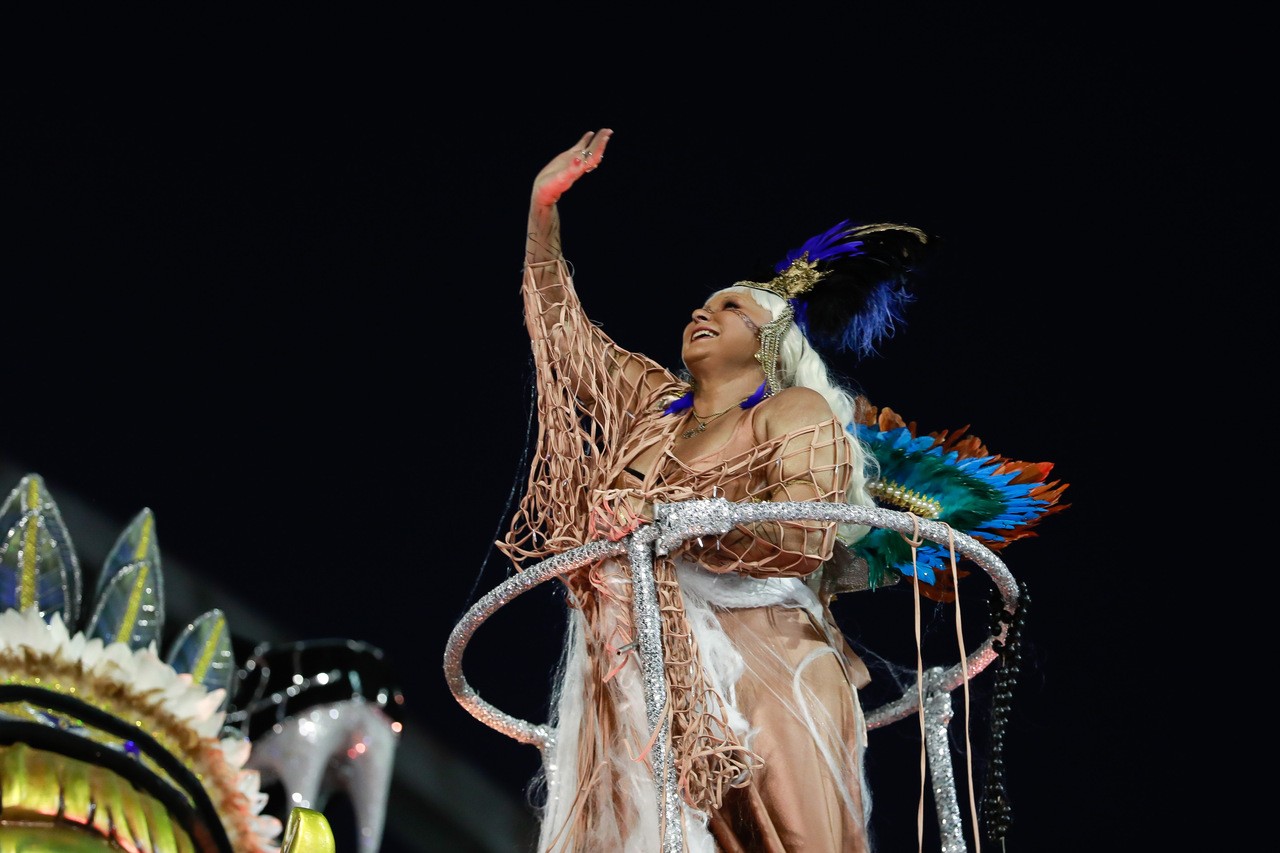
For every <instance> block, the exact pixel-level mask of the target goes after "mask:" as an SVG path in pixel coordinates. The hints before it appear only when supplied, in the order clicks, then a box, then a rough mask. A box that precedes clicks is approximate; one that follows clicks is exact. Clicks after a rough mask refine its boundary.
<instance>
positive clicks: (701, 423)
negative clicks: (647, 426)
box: [680, 397, 751, 438]
mask: <svg viewBox="0 0 1280 853" xmlns="http://www.w3.org/2000/svg"><path fill="white" fill-rule="evenodd" d="M749 399H751V398H750V397H745V398H743V400H742V402H741V403H734V404H733V405H732V406H730V407H729V408H727V409H721V410H720V411H718V412H716V413H715V414H714V415H708V416H707V417H705V418H704V417H703V416H702V415H700V414H698V413H697V412H695V411H694V410H693V407H692V406H690V407H689V414H691V415H693V419H694V420H695V421H697V422H698V425H697V426H696V427H694V428H693V429H690V430H685V431H684V432H682V433H680V437H681V438H693V437H694V436H695V435H697V434H698V433H700V432H703V431H705V430H706V428H707V424H709V423H711V422H712V421H714V420H715V419H716V418H718V417H720V416H721V415H723V414H725V413H726V412H729V411H731V410H733V409H734V408H735V407H737V406H741V405H742V403H745V402H746V401H747V400H749Z"/></svg>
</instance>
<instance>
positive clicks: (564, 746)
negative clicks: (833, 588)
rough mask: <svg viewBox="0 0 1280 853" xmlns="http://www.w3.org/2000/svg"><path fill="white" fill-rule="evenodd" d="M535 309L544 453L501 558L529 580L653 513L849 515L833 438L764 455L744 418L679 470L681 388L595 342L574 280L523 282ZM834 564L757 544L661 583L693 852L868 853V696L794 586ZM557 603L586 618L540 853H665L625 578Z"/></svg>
mask: <svg viewBox="0 0 1280 853" xmlns="http://www.w3.org/2000/svg"><path fill="white" fill-rule="evenodd" d="M548 294H551V296H550V297H549V296H548ZM523 295H524V301H525V315H526V322H527V324H528V327H529V332H530V336H531V339H532V346H533V355H534V362H535V366H536V371H537V375H536V383H537V394H538V403H537V410H538V433H537V446H536V448H535V452H534V455H533V460H534V461H533V464H532V470H531V471H530V474H529V480H528V483H527V487H526V491H525V494H524V496H523V498H522V500H521V502H520V504H519V506H518V508H517V511H516V514H515V516H514V518H513V521H512V525H511V528H510V531H509V532H508V534H507V536H506V538H505V539H504V540H502V541H500V542H498V543H497V544H498V547H499V549H500V550H502V551H503V553H505V554H506V555H507V556H508V557H509V558H510V559H511V560H512V561H513V563H514V565H515V566H516V567H517V568H521V567H523V566H527V565H530V564H531V563H532V562H533V561H536V560H541V559H545V558H547V557H549V556H552V555H554V554H557V553H561V552H563V551H566V550H569V549H572V548H575V547H578V546H580V545H582V544H585V543H586V542H589V541H594V540H597V539H599V538H602V537H604V536H611V537H613V538H615V539H616V538H619V537H620V536H623V535H625V534H626V533H627V532H629V531H630V530H633V529H635V526H636V525H637V524H640V523H644V521H645V520H646V519H647V518H648V517H649V513H650V511H651V507H652V504H653V503H655V502H662V503H669V502H673V501H680V500H688V499H692V498H703V497H713V496H714V497H725V498H728V499H729V500H733V501H748V500H778V501H784V500H808V499H817V500H830V501H839V500H841V499H842V496H843V494H844V490H845V488H846V487H847V485H848V481H849V476H850V471H849V455H848V449H847V445H846V443H845V437H844V432H843V429H842V427H841V425H840V423H839V422H838V420H836V419H835V418H834V417H833V418H832V419H831V420H830V421H828V422H824V423H820V424H815V425H813V426H811V427H809V428H806V429H803V430H800V431H796V432H793V433H790V434H787V435H782V436H770V437H766V439H765V440H761V437H760V436H757V435H756V432H757V430H758V425H757V423H756V419H755V418H754V414H755V411H756V410H754V409H752V410H748V411H747V412H746V413H745V415H744V416H743V417H742V418H741V419H740V420H739V422H738V423H737V424H736V425H735V427H734V431H733V434H732V436H731V437H730V438H729V440H728V441H727V442H726V444H725V445H724V446H722V447H721V448H718V449H716V450H715V451H713V452H711V453H708V454H706V455H704V456H701V457H698V458H695V459H686V460H681V459H680V458H678V457H677V456H676V453H675V452H674V450H673V448H674V446H675V437H676V435H677V434H678V432H679V431H680V430H681V429H687V425H686V424H685V421H684V418H683V417H681V416H678V415H666V414H664V410H665V408H666V407H667V405H668V404H669V403H670V402H671V401H672V400H674V399H676V398H677V397H679V396H680V395H682V394H684V393H685V392H686V391H687V390H688V386H687V385H685V384H684V383H683V382H682V381H681V380H680V379H678V378H677V377H676V376H674V375H673V374H672V373H671V372H669V371H668V370H666V369H665V368H663V367H661V366H660V365H658V364H657V363H655V362H653V361H652V360H650V359H648V358H646V357H644V356H642V355H639V354H636V353H632V352H628V351H626V350H623V349H622V348H620V347H619V346H617V345H616V344H615V343H614V342H613V341H612V340H611V339H610V338H609V337H608V336H607V335H606V334H605V333H604V332H603V331H602V330H601V329H599V328H598V327H596V326H595V325H594V324H592V323H591V322H590V321H589V320H588V319H587V317H586V316H585V315H584V314H583V312H582V309H581V305H580V303H579V301H578V298H577V295H576V293H575V292H574V290H573V286H572V281H571V279H570V276H569V274H568V271H567V269H566V267H565V264H564V262H563V261H553V262H548V263H545V264H533V265H530V267H529V268H527V269H526V271H525V277H524V284H523ZM637 459H643V460H646V463H645V465H644V466H643V467H647V470H643V469H642V468H637V467H635V460H637ZM815 496H816V497H815ZM834 545H835V528H834V525H833V524H830V523H825V522H807V521H798V522H763V523H760V524H753V525H751V526H750V528H749V529H748V528H747V527H740V528H738V529H737V530H735V531H733V532H732V533H730V534H727V535H726V536H724V537H717V538H716V539H715V541H707V542H703V543H702V544H701V546H699V545H698V544H697V543H690V544H689V545H688V546H687V547H686V549H685V550H684V551H682V552H678V553H676V554H673V555H671V556H669V557H665V558H658V559H657V560H656V561H655V565H654V578H655V581H656V584H657V592H658V602H659V608H660V611H661V615H662V620H661V622H662V624H661V627H662V637H663V651H664V657H665V676H666V686H667V692H668V696H669V708H668V709H667V712H668V719H669V720H670V726H669V731H670V737H671V744H670V754H671V755H672V756H673V758H674V760H675V763H676V766H677V769H678V773H679V779H680V787H681V796H682V797H683V799H684V802H685V803H686V804H687V808H688V815H689V816H690V817H691V818H693V819H692V820H690V821H689V827H688V835H687V836H686V839H687V845H688V846H690V847H695V843H696V841H697V839H698V838H700V837H702V835H703V834H706V833H710V834H711V835H714V838H715V842H716V846H717V848H718V849H723V850H784V849H785V850H788V851H795V850H822V849H841V850H861V849H864V844H865V842H864V832H863V827H864V822H865V815H864V813H863V812H864V808H863V798H862V796H861V784H860V783H861V778H860V769H859V755H860V748H861V743H862V740H861V739H862V737H863V736H864V733H865V732H864V727H863V722H862V718H861V711H860V709H859V708H858V707H857V697H856V687H857V686H860V685H861V684H864V683H865V681H866V670H865V668H863V667H862V665H861V662H860V661H858V660H857V658H856V656H854V655H853V654H852V652H851V651H850V650H849V649H848V647H847V646H846V645H845V644H844V642H843V638H842V637H840V636H839V632H838V629H835V627H834V622H833V620H831V618H830V612H829V611H827V610H826V608H825V606H824V605H822V604H821V603H820V602H818V601H817V599H816V597H815V596H814V595H813V594H812V592H811V591H810V588H809V586H806V585H805V583H804V582H803V581H802V580H800V579H798V576H799V575H800V574H801V573H803V572H808V571H810V570H811V569H812V567H813V566H814V565H815V560H814V559H813V558H815V557H816V558H820V559H827V558H829V557H830V556H831V553H832V549H833V547H834ZM564 582H565V584H566V587H567V590H568V596H567V600H568V602H569V606H570V608H571V609H572V611H574V612H572V613H571V631H570V637H569V638H568V639H567V640H566V649H567V651H566V662H565V665H564V666H563V667H562V672H561V673H560V678H561V679H562V681H561V682H560V683H559V684H558V686H557V696H558V698H557V707H556V708H555V709H553V720H554V721H555V723H556V725H557V728H558V730H559V731H561V732H562V735H561V736H560V737H558V741H559V744H560V746H559V748H560V749H561V750H562V751H561V752H560V754H558V755H556V756H553V757H552V758H551V759H550V760H549V761H548V766H549V769H548V772H547V774H546V781H547V786H548V790H547V797H548V803H547V808H546V811H545V814H544V826H543V835H542V846H543V847H544V848H546V849H555V850H574V851H577V850H603V849H610V850H614V849H616V850H631V849H637V850H645V849H648V850H657V849H659V848H657V847H650V848H646V847H644V846H641V845H642V844H644V843H647V842H644V841H640V840H639V839H646V838H648V836H649V834H650V831H657V830H656V828H655V827H656V826H657V823H656V815H655V813H654V811H653V809H654V804H653V802H652V801H653V799H654V793H653V787H652V785H653V783H652V781H648V782H647V783H645V782H643V781H641V782H637V781H636V772H635V771H636V770H637V768H640V769H647V768H646V767H645V764H644V757H645V755H646V752H647V748H648V747H649V746H650V745H651V740H652V735H653V732H651V731H649V730H648V726H647V725H646V724H645V722H644V714H643V708H642V705H643V696H642V694H641V693H640V692H639V691H640V690H641V684H640V681H639V674H638V672H637V670H638V666H637V663H636V660H635V653H634V651H631V650H630V649H631V648H632V647H633V641H634V640H635V633H634V630H633V625H632V620H631V600H630V587H629V581H628V577H627V574H626V570H625V565H623V564H621V562H620V561H619V560H618V559H611V560H609V561H605V563H604V564H601V565H596V566H591V567H589V568H587V569H584V570H582V571H580V572H579V573H577V574H575V575H572V576H568V577H566V578H565V579H564ZM704 643H705V644H706V645H707V646H708V649H706V650H704V649H703V648H702V645H703V644H704ZM807 755H808V756H812V757H813V761H812V762H806V759H805V756H807ZM787 757H789V759H790V760H789V761H788V760H784V759H785V758H787ZM788 765H791V766H790V767H788ZM821 768H828V770H829V772H823V771H822V770H821ZM569 771H571V772H569ZM646 784H647V788H646ZM699 823H700V824H701V826H699V825H698V824H699ZM642 824H643V825H644V828H643V829H642V827H641V825H642ZM708 837H709V836H708ZM810 841H812V842H813V843H810ZM833 843H834V844H838V845H839V846H838V847H830V846H829V845H830V844H833ZM603 845H611V846H608V847H606V846H603ZM708 849H712V848H708Z"/></svg>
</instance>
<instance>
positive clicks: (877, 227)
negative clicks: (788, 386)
mask: <svg viewBox="0 0 1280 853" xmlns="http://www.w3.org/2000/svg"><path fill="white" fill-rule="evenodd" d="M928 242H929V237H928V235H926V234H925V232H923V231H921V230H920V229H919V228H913V227H911V226H909V225H897V224H893V223H884V222H881V223H874V224H870V225H853V224H851V223H850V220H847V219H846V220H844V221H843V222H841V223H839V224H838V225H836V226H834V227H833V228H830V229H828V230H826V231H824V232H822V233H821V234H817V235H815V236H813V237H811V238H809V239H808V240H806V241H805V242H804V243H803V244H801V245H800V246H797V247H796V248H794V249H792V250H791V251H790V252H788V253H787V255H786V257H785V258H783V259H782V260H781V261H780V262H779V263H778V264H777V266H776V267H775V268H774V271H775V272H776V273H777V276H776V277H774V278H773V279H771V280H770V281H767V282H752V281H740V282H738V284H740V285H743V286H746V287H754V288H757V289H759V290H767V291H769V292H771V293H775V294H777V295H778V296H781V297H782V298H783V299H786V300H787V301H788V302H789V303H790V305H791V307H792V309H793V311H794V312H795V323H796V325H797V326H799V327H800V331H801V332H802V333H803V334H804V336H805V338H807V339H808V341H809V343H811V344H813V345H814V346H815V347H817V348H819V349H831V350H838V351H847V352H853V353H854V354H855V355H857V356H858V357H863V356H866V355H869V354H871V353H874V352H875V350H876V344H877V343H879V341H880V340H881V339H883V338H885V337H887V336H889V335H891V334H892V333H893V331H894V329H895V327H896V326H897V325H898V324H899V323H900V322H902V319H903V315H902V311H903V307H904V306H905V305H906V304H907V303H908V302H911V301H912V300H913V299H914V298H915V297H914V295H913V294H912V292H911V289H910V288H911V283H912V279H913V277H914V274H915V273H916V271H917V268H918V266H919V264H920V263H921V262H922V260H923V250H924V248H925V246H926V245H927V244H928ZM781 331H782V332H785V328H784V329H782V330H781ZM767 371H768V366H766V372H767Z"/></svg>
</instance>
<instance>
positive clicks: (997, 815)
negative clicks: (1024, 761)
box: [982, 581, 1031, 848]
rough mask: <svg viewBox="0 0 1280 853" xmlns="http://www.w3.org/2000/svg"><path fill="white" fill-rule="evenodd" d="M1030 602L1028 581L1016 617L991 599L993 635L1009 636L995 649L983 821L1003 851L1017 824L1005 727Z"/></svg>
mask: <svg viewBox="0 0 1280 853" xmlns="http://www.w3.org/2000/svg"><path fill="white" fill-rule="evenodd" d="M1030 603H1031V599H1030V598H1029V597H1028V596H1027V585H1026V582H1025V581H1018V603H1017V606H1016V608H1015V610H1014V612H1013V613H1012V614H1010V613H1009V612H1008V611H1006V610H1005V609H1004V606H1003V603H1002V601H1001V599H1000V596H999V595H996V594H993V596H992V599H991V633H992V634H998V633H999V632H1000V630H1001V628H1005V629H1006V631H1007V633H1006V634H1005V641H1004V642H1003V643H995V644H993V646H992V647H993V648H994V649H995V651H996V652H997V653H999V655H1000V668H999V670H997V672H996V680H995V688H994V689H995V699H994V701H993V702H992V707H991V744H990V749H991V757H990V760H989V761H988V763H987V784H986V787H985V791H984V793H983V795H982V820H983V822H984V823H985V824H986V826H987V830H986V837H987V840H988V841H991V842H999V843H1000V845H1001V847H1002V848H1003V845H1004V838H1005V834H1006V833H1008V831H1009V826H1010V824H1011V823H1012V822H1013V812H1012V808H1011V807H1010V804H1009V794H1008V791H1007V790H1006V788H1005V776H1004V735H1005V725H1006V723H1008V721H1009V706H1010V705H1011V703H1012V700H1013V686H1014V682H1016V681H1017V680H1018V670H1019V663H1020V661H1021V659H1022V627H1023V624H1024V622H1025V621H1026V615H1027V606H1028V605H1029V604H1030Z"/></svg>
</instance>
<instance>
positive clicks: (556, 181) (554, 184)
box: [533, 127, 613, 207]
mask: <svg viewBox="0 0 1280 853" xmlns="http://www.w3.org/2000/svg"><path fill="white" fill-rule="evenodd" d="M610 136H613V131H612V130H610V129H609V128H607V127H602V128H600V129H599V130H597V131H594V132H588V133H584V134H583V135H582V138H581V139H579V140H578V142H577V144H575V145H574V146H573V147H571V148H566V149H565V150H564V151H561V152H560V153H559V154H557V155H556V156H555V158H554V159H552V161H551V162H550V163H548V164H547V165H545V166H543V167H542V171H541V172H539V173H538V176H537V177H536V178H534V179H533V202H534V204H537V205H544V206H547V207H549V206H551V205H553V204H555V203H556V202H557V201H559V200H560V196H562V195H564V194H565V192H566V191H567V190H568V189H569V187H571V186H573V185H574V183H575V182H576V181H577V180H578V178H581V177H582V176H583V175H585V174H586V173H587V172H594V171H595V170H596V169H597V168H599V166H600V161H601V160H603V159H604V149H605V147H606V146H607V145H608V144H609V137H610Z"/></svg>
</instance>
